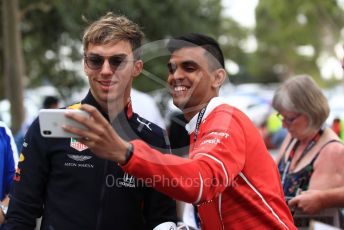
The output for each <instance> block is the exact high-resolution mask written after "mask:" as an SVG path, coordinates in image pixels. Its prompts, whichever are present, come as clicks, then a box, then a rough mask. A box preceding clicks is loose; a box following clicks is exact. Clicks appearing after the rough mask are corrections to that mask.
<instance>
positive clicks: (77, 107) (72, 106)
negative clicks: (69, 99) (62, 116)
mask: <svg viewBox="0 0 344 230" xmlns="http://www.w3.org/2000/svg"><path fill="white" fill-rule="evenodd" d="M80 106H81V103H80V102H79V103H76V104H74V105H70V106H68V107H67V109H79V108H80Z"/></svg>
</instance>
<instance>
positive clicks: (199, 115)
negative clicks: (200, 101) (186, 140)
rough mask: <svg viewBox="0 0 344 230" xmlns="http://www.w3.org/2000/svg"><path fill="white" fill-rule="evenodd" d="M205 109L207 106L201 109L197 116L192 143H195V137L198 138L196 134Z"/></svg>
mask: <svg viewBox="0 0 344 230" xmlns="http://www.w3.org/2000/svg"><path fill="white" fill-rule="evenodd" d="M206 109H207V106H205V107H203V108H202V109H201V111H200V112H199V114H198V117H197V123H196V128H195V134H194V138H193V142H194V143H195V142H196V139H197V136H198V132H199V126H200V125H201V122H202V118H203V116H204V113H205V110H206Z"/></svg>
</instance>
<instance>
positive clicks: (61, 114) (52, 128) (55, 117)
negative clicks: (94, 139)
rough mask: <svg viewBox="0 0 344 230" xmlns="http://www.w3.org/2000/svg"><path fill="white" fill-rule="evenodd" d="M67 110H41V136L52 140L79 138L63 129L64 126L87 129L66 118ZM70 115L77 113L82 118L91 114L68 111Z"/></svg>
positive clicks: (75, 110) (74, 110)
mask: <svg viewBox="0 0 344 230" xmlns="http://www.w3.org/2000/svg"><path fill="white" fill-rule="evenodd" d="M66 110H67V109H41V110H40V111H39V115H38V119H39V125H40V129H41V135H42V136H43V137H50V138H70V137H75V138H78V137H79V136H77V135H75V134H72V133H69V132H66V131H64V129H63V128H62V127H63V125H68V126H73V127H76V128H79V129H85V128H86V127H85V126H83V125H82V124H80V123H78V122H76V121H74V120H71V119H69V118H67V117H66V116H65V113H66ZM68 111H69V112H70V113H77V114H80V115H81V116H86V117H88V116H89V114H88V113H87V112H85V111H83V110H78V109H68Z"/></svg>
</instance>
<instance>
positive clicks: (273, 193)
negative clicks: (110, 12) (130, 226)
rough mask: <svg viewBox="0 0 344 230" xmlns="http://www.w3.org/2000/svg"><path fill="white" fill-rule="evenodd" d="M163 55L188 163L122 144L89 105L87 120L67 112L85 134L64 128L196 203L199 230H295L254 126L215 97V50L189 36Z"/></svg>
mask: <svg viewBox="0 0 344 230" xmlns="http://www.w3.org/2000/svg"><path fill="white" fill-rule="evenodd" d="M168 49H169V51H170V53H171V56H170V60H169V62H168V65H167V66H168V71H169V74H168V83H169V86H170V89H171V92H172V96H173V102H174V104H175V105H176V106H177V107H179V108H180V109H181V110H182V111H183V114H184V117H185V119H186V120H187V121H188V124H187V125H186V127H187V130H188V133H189V134H190V153H189V159H185V158H181V157H178V156H175V155H172V154H166V155H163V154H161V152H159V151H157V150H154V149H152V148H151V147H150V146H148V145H147V144H145V143H144V142H142V141H140V140H133V141H130V142H128V141H126V140H123V139H122V138H120V136H119V135H118V134H117V132H116V131H115V130H114V129H112V128H111V126H110V125H109V124H108V122H106V120H105V119H104V118H103V117H102V116H101V113H100V112H99V110H98V109H97V108H95V107H93V106H89V105H83V106H81V109H82V110H85V111H87V112H88V113H89V114H90V117H88V118H85V117H81V116H78V115H77V114H72V113H66V116H67V117H69V118H70V119H73V120H75V121H77V122H80V123H81V124H83V125H85V127H86V128H85V129H78V128H75V127H71V126H64V129H65V130H66V131H67V132H71V133H74V134H77V135H79V136H81V137H82V138H80V139H79V140H80V141H81V142H82V143H83V144H85V145H87V146H88V147H89V148H90V149H92V152H93V153H94V154H96V155H97V156H99V157H103V158H105V159H108V160H110V161H112V162H113V164H115V163H118V164H120V165H121V167H122V169H123V170H124V171H126V172H127V173H129V174H131V175H135V176H136V177H137V178H142V179H145V180H148V179H150V180H154V179H155V180H154V182H155V183H154V184H153V186H154V188H156V189H157V190H159V191H161V192H163V193H165V194H167V195H169V196H170V197H173V198H175V199H177V200H182V201H185V202H188V203H193V204H194V205H195V206H196V207H197V209H198V214H199V216H200V225H201V228H202V230H213V229H216V230H219V229H226V230H227V229H234V230H235V229H240V230H242V229H253V228H256V229H295V226H294V225H293V221H292V216H291V213H290V211H289V208H288V206H287V204H286V203H285V201H284V196H283V190H282V187H281V184H280V178H279V175H278V171H277V167H276V165H275V163H274V161H273V159H272V158H271V156H270V155H269V153H268V151H267V149H266V147H265V145H264V142H263V140H262V138H261V136H260V134H259V132H258V130H257V128H256V127H255V125H254V124H253V123H252V122H251V120H250V119H249V118H248V117H247V116H246V115H245V114H244V113H242V112H241V111H239V110H238V109H236V108H234V107H232V106H230V105H229V104H228V103H227V102H226V100H224V99H222V98H220V97H218V95H219V89H220V87H221V85H222V84H223V82H224V81H225V79H226V76H227V75H226V71H225V66H224V57H223V53H222V51H221V49H220V47H219V44H218V43H217V42H216V41H215V40H214V39H212V38H210V37H208V36H205V35H201V34H189V35H185V36H182V37H178V38H176V39H171V40H170V41H169V43H168ZM185 154H186V153H185ZM114 210H115V208H114Z"/></svg>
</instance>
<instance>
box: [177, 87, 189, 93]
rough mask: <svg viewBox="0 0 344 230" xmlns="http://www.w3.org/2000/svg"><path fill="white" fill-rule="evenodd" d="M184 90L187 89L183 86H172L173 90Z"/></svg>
mask: <svg viewBox="0 0 344 230" xmlns="http://www.w3.org/2000/svg"><path fill="white" fill-rule="evenodd" d="M184 90H187V88H186V87H185V86H176V87H174V91H177V92H179V91H184Z"/></svg>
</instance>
